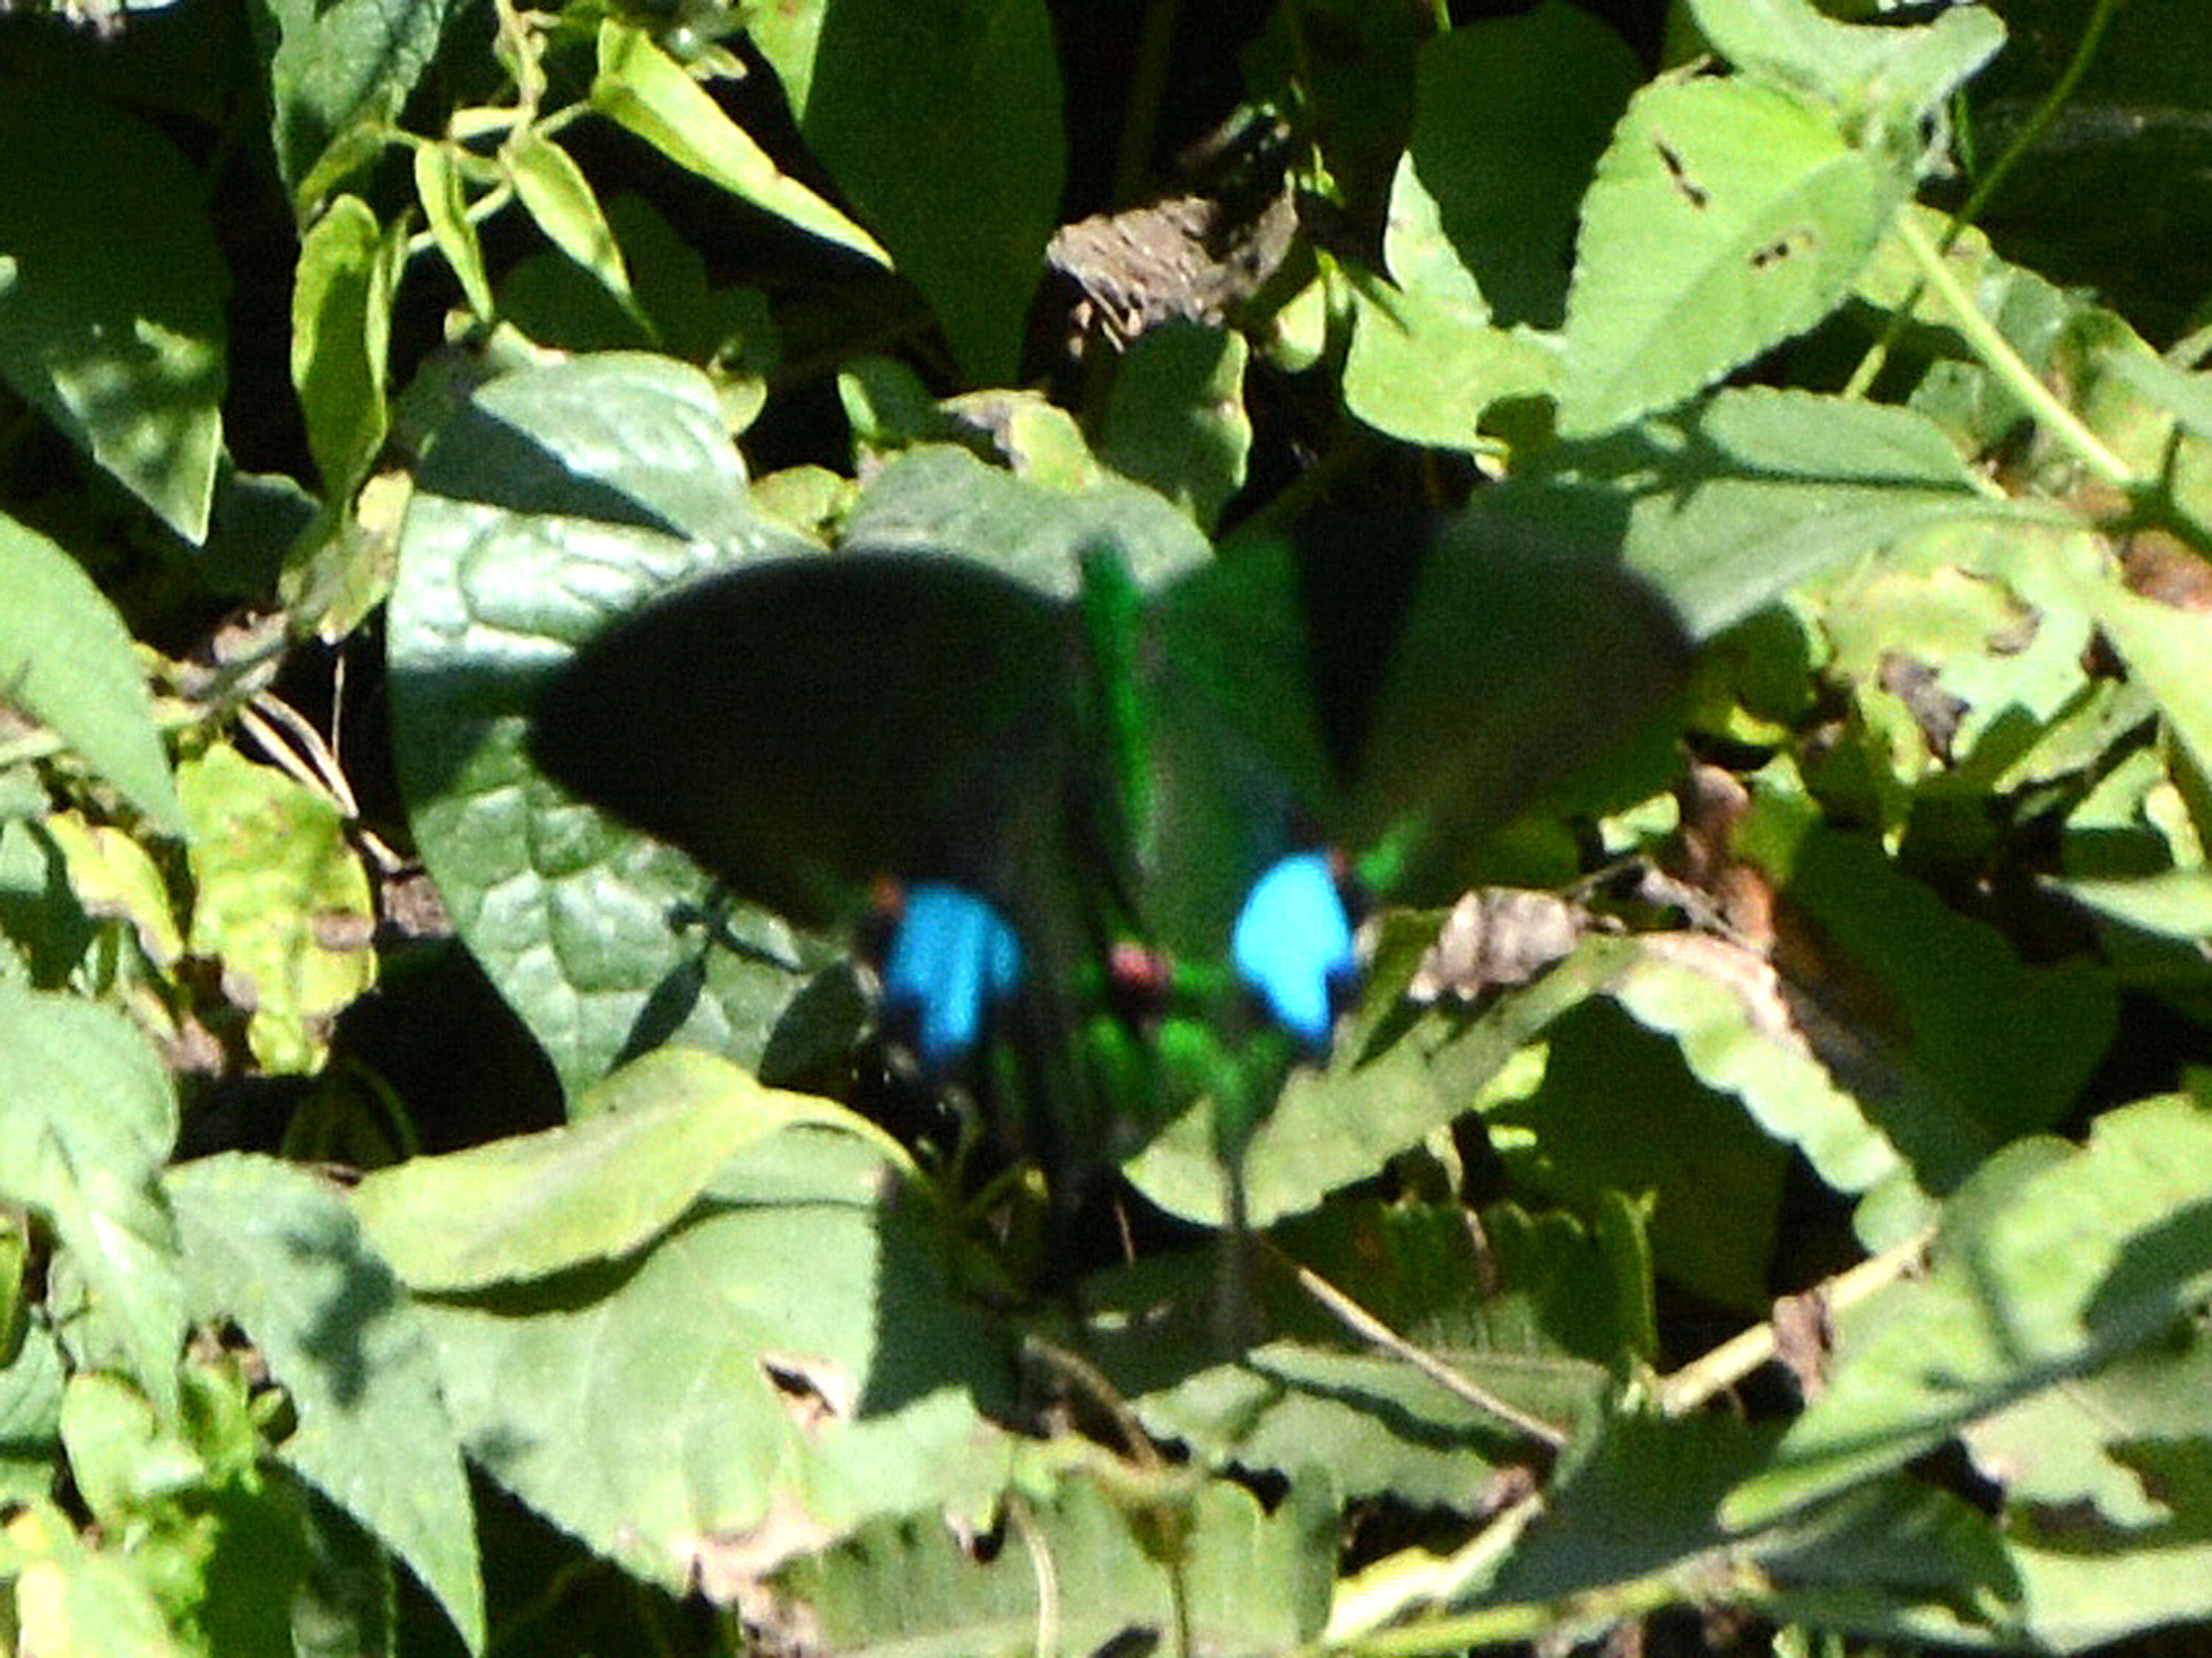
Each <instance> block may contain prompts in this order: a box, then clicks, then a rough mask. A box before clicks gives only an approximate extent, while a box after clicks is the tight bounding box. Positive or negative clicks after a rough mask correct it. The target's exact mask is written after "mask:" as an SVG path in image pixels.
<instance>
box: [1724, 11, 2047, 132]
mask: <svg viewBox="0 0 2212 1658" xmlns="http://www.w3.org/2000/svg"><path fill="white" fill-rule="evenodd" d="M1691 9H1692V12H1693V13H1694V14H1695V15H1696V17H1697V20H1698V27H1699V29H1701V30H1702V31H1704V33H1705V38H1706V39H1708V40H1710V41H1711V42H1712V44H1713V46H1714V48H1715V50H1717V52H1720V53H1721V55H1722V56H1723V57H1724V58H1727V59H1728V60H1729V62H1730V63H1732V64H1735V66H1736V67H1737V68H1738V69H1743V70H1752V71H1753V72H1754V73H1756V74H1758V75H1760V76H1765V77H1767V78H1771V79H1773V80H1777V81H1781V82H1785V83H1787V84H1789V85H1791V86H1796V87H1799V88H1803V89H1804V90H1806V91H1808V92H1810V93H1813V94H1814V95H1816V96H1818V97H1820V98H1824V99H1826V100H1828V101H1829V102H1830V103H1832V104H1833V105H1835V106H1837V107H1838V110H1839V111H1841V112H1844V114H1846V115H1848V116H1850V117H1853V118H1862V119H1863V118H1873V119H1875V120H1879V121H1881V122H1883V123H1884V124H1885V125H1887V126H1888V127H1890V128H1891V129H1892V130H1893V131H1897V132H1899V134H1900V135H1902V134H1905V133H1909V132H1910V131H1911V130H1912V128H1913V126H1914V125H1915V124H1916V123H1917V122H1919V121H1921V120H1923V119H1924V118H1926V117H1927V116H1928V115H1929V113H1930V112H1932V111H1933V110H1934V109H1935V107H1936V105H1937V104H1938V103H1939V102H1941V101H1942V99H1943V98H1945V97H1946V96H1947V95H1948V94H1949V93H1950V92H1951V91H1952V90H1953V88H1955V87H1957V86H1958V85H1959V84H1960V82H1963V81H1965V80H1966V78H1967V77H1968V76H1972V74H1973V73H1974V71H1975V70H1978V69H1979V68H1980V67H1981V66H1982V65H1983V64H1985V63H1987V62H1988V61H1989V60H1990V58H1991V57H1993V56H1995V55H1996V52H1997V50H1998V48H1999V47H2001V46H2003V45H2004V38H2005V29H2004V25H2003V24H2002V23H2001V22H1999V21H1997V19H1996V15H1994V14H1993V13H1991V12H1990V11H1988V10H1986V9H1984V8H1982V7H1980V6H1972V5H1962V6H1952V7H1948V8H1946V9H1944V10H1942V11H1941V12H1938V13H1937V14H1936V15H1935V16H1934V17H1933V18H1932V19H1931V20H1930V21H1928V22H1925V23H1921V24H1902V25H1900V24H1895V23H1885V24H1880V25H1877V24H1870V23H1842V22H1838V21H1835V20H1834V19H1833V18H1831V17H1827V16H1825V15H1822V14H1821V13H1820V11H1819V10H1818V9H1815V8H1814V6H1812V5H1810V4H1808V0H1694V3H1693V4H1692V8H1691Z"/></svg>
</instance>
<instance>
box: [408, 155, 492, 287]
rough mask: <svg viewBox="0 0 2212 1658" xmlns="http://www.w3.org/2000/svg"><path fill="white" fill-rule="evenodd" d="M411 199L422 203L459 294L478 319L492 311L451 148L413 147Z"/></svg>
mask: <svg viewBox="0 0 2212 1658" xmlns="http://www.w3.org/2000/svg"><path fill="white" fill-rule="evenodd" d="M415 199H416V201H418V202H420V203H422V216H423V218H424V219H425V220H427V221H428V222H429V226H430V234H431V236H432V237H433V238H434V239H435V240H436V242H437V244H438V251H439V252H441V253H442V254H444V255H445V256H446V264H447V265H448V266H449V267H451V269H452V270H453V276H454V279H455V280H456V281H458V282H459V283H460V285H461V294H462V296H463V297H464V298H465V299H466V300H467V301H468V302H469V309H470V310H471V311H473V312H475V313H476V314H477V317H478V318H480V319H489V318H490V316H491V314H492V301H491V279H490V277H489V276H486V275H485V274H484V261H483V245H482V244H481V243H480V242H479V241H478V240H477V228H476V223H475V222H474V221H473V220H471V218H470V217H469V215H468V206H469V203H468V194H467V191H465V188H464V187H463V183H462V178H461V169H460V166H459V162H458V161H457V160H456V159H455V155H454V147H452V146H448V145H447V144H442V143H435V144H434V143H423V144H417V145H416V147H415Z"/></svg>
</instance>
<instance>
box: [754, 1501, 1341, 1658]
mask: <svg viewBox="0 0 2212 1658" xmlns="http://www.w3.org/2000/svg"><path fill="white" fill-rule="evenodd" d="M1102 1485H1103V1480H1101V1481H1094V1480H1091V1479H1074V1480H1069V1481H1066V1482H1065V1483H1064V1484H1063V1485H1061V1486H1060V1490H1059V1491H1058V1492H1057V1493H1056V1494H1055V1496H1054V1498H1053V1500H1052V1501H1051V1502H1050V1503H1048V1504H1037V1505H1030V1504H1024V1508H1023V1511H1022V1517H1021V1518H1020V1519H1019V1520H1018V1521H1014V1522H1012V1524H1013V1526H1014V1527H1015V1534H1012V1535H1010V1536H1009V1537H1008V1538H1007V1539H1006V1546H1003V1547H1001V1548H1000V1550H999V1551H998V1552H997V1554H996V1556H995V1558H993V1559H991V1560H990V1561H988V1562H978V1561H977V1560H976V1559H975V1558H973V1555H972V1554H971V1552H969V1550H968V1549H966V1548H964V1547H963V1546H962V1545H961V1542H960V1540H959V1539H958V1538H957V1536H956V1535H954V1533H952V1531H951V1528H950V1527H947V1526H946V1525H945V1523H944V1522H943V1521H942V1520H940V1519H938V1518H936V1517H934V1516H928V1517H922V1518H915V1519H902V1520H896V1521H884V1522H883V1523H880V1524H878V1525H875V1526H872V1527H869V1528H868V1529H867V1530H866V1531H864V1532H862V1533H860V1535H858V1536H857V1537H855V1538H854V1539H853V1540H851V1541H850V1542H849V1543H847V1544H844V1545H842V1546H839V1547H838V1548H836V1549H834V1550H832V1551H830V1552H828V1553H827V1554H824V1555H823V1556H820V1557H819V1558H815V1559H812V1560H807V1561H802V1562H800V1563H799V1564H795V1565H793V1566H791V1567H789V1568H787V1570H784V1571H782V1572H781V1573H780V1574H778V1576H777V1577H776V1579H775V1588H776V1589H777V1590H779V1591H781V1593H782V1594H787V1595H788V1596H790V1597H791V1600H792V1601H793V1602H794V1603H795V1605H794V1606H791V1607H788V1608H785V1607H781V1606H779V1607H778V1611H779V1612H782V1611H790V1612H796V1611H797V1610H798V1608H799V1607H803V1608H804V1609H805V1617H806V1618H807V1620H808V1626H809V1627H810V1628H816V1629H818V1630H819V1631H820V1634H821V1637H822V1638H823V1640H825V1641H826V1642H827V1643H829V1645H830V1646H832V1647H833V1648H834V1649H835V1650H836V1651H837V1652H839V1653H842V1654H847V1655H849V1658H891V1655H893V1654H897V1655H901V1658H1028V1655H1030V1654H1033V1653H1036V1651H1038V1650H1039V1649H1040V1639H1041V1632H1043V1631H1055V1632H1056V1633H1057V1635H1058V1637H1059V1643H1058V1645H1057V1647H1056V1649H1057V1650H1060V1651H1063V1652H1107V1651H1116V1650H1121V1649H1122V1647H1123V1646H1124V1645H1127V1646H1128V1648H1129V1649H1131V1650H1136V1651H1144V1650H1160V1651H1165V1650H1168V1649H1169V1648H1168V1647H1167V1646H1166V1645H1165V1644H1164V1643H1168V1642H1170V1641H1172V1639H1173V1638H1174V1637H1173V1634H1172V1631H1174V1629H1175V1627H1176V1613H1175V1609H1174V1605H1173V1601H1172V1600H1171V1598H1170V1597H1171V1593H1172V1591H1171V1589H1170V1577H1169V1572H1168V1570H1167V1569H1166V1567H1165V1566H1164V1564H1163V1562H1162V1561H1161V1560H1160V1559H1159V1558H1158V1551H1157V1548H1148V1547H1146V1546H1143V1545H1142V1544H1141V1543H1140V1541H1139V1537H1138V1536H1137V1535H1136V1534H1135V1533H1136V1531H1137V1527H1139V1526H1140V1525H1142V1524H1144V1523H1146V1518H1147V1515H1146V1514H1144V1513H1143V1512H1130V1511H1128V1506H1127V1504H1128V1499H1126V1498H1125V1499H1123V1500H1122V1505H1121V1506H1117V1503H1116V1500H1115V1493H1113V1492H1112V1491H1110V1489H1102ZM1161 1500H1162V1501H1164V1502H1173V1503H1177V1504H1179V1505H1181V1506H1182V1509H1183V1512H1182V1518H1181V1521H1180V1525H1181V1530H1182V1535H1183V1537H1184V1538H1185V1539H1186V1541H1185V1542H1184V1544H1183V1545H1182V1551H1183V1552H1184V1557H1185V1558H1183V1559H1182V1562H1181V1578H1182V1593H1183V1594H1184V1596H1185V1600H1186V1605H1187V1606H1188V1614H1189V1619H1190V1629H1191V1636H1192V1650H1194V1651H1199V1652H1234V1653H1238V1654H1245V1655H1250V1658H1268V1655H1287V1654H1290V1653H1293V1652H1298V1651H1304V1650H1305V1649H1306V1648H1305V1646H1304V1643H1305V1642H1306V1641H1308V1640H1309V1639H1310V1638H1311V1637H1313V1636H1315V1635H1316V1634H1317V1633H1318V1632H1319V1631H1320V1628H1321V1625H1322V1621H1323V1619H1324V1617H1325V1615H1326V1613H1327V1611H1328V1583H1329V1578H1330V1576H1331V1564H1330V1563H1331V1561H1332V1559H1333V1557H1334V1532H1335V1520H1336V1513H1335V1504H1334V1502H1333V1501H1332V1500H1331V1499H1330V1497H1329V1496H1328V1492H1327V1491H1325V1490H1324V1489H1322V1487H1321V1485H1320V1483H1319V1482H1318V1481H1313V1480H1299V1481H1297V1482H1294V1483H1293V1484H1292V1485H1291V1488H1290V1491H1289V1492H1288V1493H1287V1495H1286V1496H1285V1497H1284V1498H1283V1499H1282V1500H1281V1502H1280V1503H1279V1504H1278V1505H1277V1506H1275V1507H1274V1508H1273V1509H1272V1511H1263V1510H1262V1509H1261V1506H1260V1504H1259V1503H1257V1502H1256V1501H1255V1499H1254V1498H1253V1497H1252V1496H1251V1494H1250V1493H1249V1492H1248V1491H1245V1490H1244V1489H1243V1487H1242V1486H1241V1485H1235V1484H1233V1483H1231V1482H1230V1481H1228V1480H1209V1481H1207V1482H1206V1483H1205V1484H1204V1485H1200V1486H1199V1487H1198V1488H1197V1489H1196V1491H1194V1492H1190V1493H1188V1494H1170V1495H1169V1496H1167V1497H1164V1498H1163V1499H1161ZM772 1604H773V1603H772ZM771 1616H772V1617H773V1616H775V1614H774V1613H771Z"/></svg>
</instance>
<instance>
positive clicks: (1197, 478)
mask: <svg viewBox="0 0 2212 1658" xmlns="http://www.w3.org/2000/svg"><path fill="white" fill-rule="evenodd" d="M1246 355H1247V354H1246V351H1245V346H1244V338H1243V336H1242V335H1241V334H1232V333H1230V332H1228V331H1226V330H1224V329H1218V328H1208V327H1205V326H1203V325H1200V324H1197V323H1186V322H1179V321H1171V322H1169V323H1166V324H1164V325H1160V326H1158V327H1154V328H1148V329H1146V331H1144V332H1143V333H1141V334H1139V336H1138V337H1137V338H1136V340H1135V342H1134V343H1133V344H1132V345H1131V346H1130V348H1129V350H1128V353H1127V355H1125V356H1124V357H1123V358H1122V360H1121V369H1120V371H1119V373H1117V374H1115V379H1114V390H1113V395H1112V396H1111V397H1110V398H1109V399H1108V401H1107V404H1106V421H1105V428H1104V430H1103V432H1102V433H1101V434H1100V438H1099V444H1098V458H1099V459H1101V460H1103V461H1104V462H1105V463H1106V464H1107V465H1109V466H1111V467H1112V468H1113V469H1114V470H1115V471H1117V472H1119V473H1121V476H1122V477H1128V478H1134V479H1135V480H1136V481H1137V482H1138V483H1144V484H1149V485H1150V486H1151V487H1152V489H1155V490H1157V491H1158V492H1159V493H1160V494H1161V495H1164V496H1166V497H1167V498H1168V499H1169V500H1170V501H1173V502H1175V504H1176V506H1178V507H1182V509H1183V511H1185V512H1186V513H1189V514H1190V515H1191V517H1192V518H1194V519H1196V520H1197V521H1198V523H1199V525H1200V527H1201V528H1209V529H1210V528H1211V527H1212V525H1213V523H1214V521H1215V520H1216V519H1218V518H1219V517H1220V516H1221V509H1222V507H1224V506H1225V505H1226V504H1227V503H1228V501H1229V498H1230V497H1231V495H1235V494H1236V493H1237V490H1238V489H1240V488H1241V487H1243V483H1244V458H1245V455H1246V453H1247V452H1249V450H1250V448H1251V446H1252V422H1251V420H1250V419H1249V417H1248V416H1246V414H1245V412H1244V361H1245V356H1246Z"/></svg>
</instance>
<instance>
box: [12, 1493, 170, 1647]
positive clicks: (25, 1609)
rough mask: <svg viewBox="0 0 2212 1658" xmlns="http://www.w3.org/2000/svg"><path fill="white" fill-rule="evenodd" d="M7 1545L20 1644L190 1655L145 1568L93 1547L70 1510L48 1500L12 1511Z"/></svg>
mask: <svg viewBox="0 0 2212 1658" xmlns="http://www.w3.org/2000/svg"><path fill="white" fill-rule="evenodd" d="M6 1546H7V1550H8V1552H9V1554H11V1555H12V1556H13V1557H14V1558H12V1559H11V1560H10V1561H9V1565H10V1567H11V1568H12V1571H13V1575H14V1576H15V1594H14V1597H13V1598H14V1601H15V1618H14V1625H15V1629H14V1633H15V1649H16V1650H17V1651H18V1652H21V1653H39V1654H42V1655H48V1658H188V1655H190V1654H191V1653H192V1652H193V1651H194V1650H195V1649H191V1648H187V1647H185V1645H183V1644H182V1643H179V1642H178V1641H177V1640H175V1639H174V1638H173V1637H172V1636H171V1634H170V1633H169V1623H168V1619H167V1618H165V1617H164V1616H163V1615H162V1612H161V1604H160V1602H158V1601H157V1600H155V1598H154V1590H153V1588H152V1586H151V1585H150V1584H149V1583H148V1582H147V1581H146V1576H145V1574H144V1572H143V1570H142V1569H141V1568H140V1567H138V1566H137V1564H136V1563H134V1562H133V1561H131V1560H130V1559H129V1558H126V1557H125V1556H123V1555H122V1554H120V1553H117V1552H108V1551H106V1550H101V1551H94V1550H93V1549H91V1548H89V1547H88V1546H86V1545H85V1543H84V1541H83V1540H82V1539H81V1538H79V1537H78V1536H77V1534H76V1529H75V1528H74V1527H72V1526H71V1524H70V1521H69V1519H68V1517H67V1516H66V1515H64V1514H62V1513H61V1511H60V1510H59V1509H56V1508H54V1507H53V1506H52V1503H49V1502H47V1501H46V1500H43V1499H41V1500H40V1501H39V1502H37V1503H33V1505H32V1506H30V1507H28V1508H27V1509H23V1510H22V1511H21V1512H20V1513H18V1514H16V1515H14V1516H12V1517H11V1518H10V1519H9V1521H8V1526H7V1532H6Z"/></svg>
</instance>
